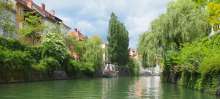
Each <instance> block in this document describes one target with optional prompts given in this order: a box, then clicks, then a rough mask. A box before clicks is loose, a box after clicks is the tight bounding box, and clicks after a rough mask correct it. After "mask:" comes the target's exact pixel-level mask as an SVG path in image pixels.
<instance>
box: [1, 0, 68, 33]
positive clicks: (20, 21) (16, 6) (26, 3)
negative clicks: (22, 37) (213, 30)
mask: <svg viewBox="0 0 220 99" xmlns="http://www.w3.org/2000/svg"><path fill="white" fill-rule="evenodd" d="M4 1H5V3H7V2H10V3H12V5H13V7H12V10H11V11H7V12H8V13H12V14H11V17H12V20H13V21H14V24H15V28H16V30H19V29H21V28H23V26H24V19H25V16H24V14H25V13H26V12H35V13H37V14H38V15H40V16H41V18H42V22H43V24H44V25H45V26H46V28H45V29H44V31H43V33H47V32H49V30H50V28H54V27H55V28H58V29H59V30H60V32H61V33H68V32H69V31H70V30H71V28H70V27H69V26H68V25H66V24H64V22H63V21H62V20H61V19H60V18H58V17H57V16H55V11H54V10H51V11H47V10H46V6H45V4H41V5H37V4H36V3H34V2H33V1H32V0H4ZM2 30H3V29H0V32H2V33H3V34H7V33H4V32H3V31H2Z"/></svg>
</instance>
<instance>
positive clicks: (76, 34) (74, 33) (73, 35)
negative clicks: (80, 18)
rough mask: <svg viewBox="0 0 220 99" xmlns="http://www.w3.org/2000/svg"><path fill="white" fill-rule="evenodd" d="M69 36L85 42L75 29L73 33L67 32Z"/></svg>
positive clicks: (83, 37)
mask: <svg viewBox="0 0 220 99" xmlns="http://www.w3.org/2000/svg"><path fill="white" fill-rule="evenodd" d="M68 35H69V36H72V37H75V38H76V39H77V40H79V41H83V40H85V39H86V38H87V37H86V36H84V35H83V34H82V33H81V32H80V31H78V30H77V29H75V31H73V32H69V33H68Z"/></svg>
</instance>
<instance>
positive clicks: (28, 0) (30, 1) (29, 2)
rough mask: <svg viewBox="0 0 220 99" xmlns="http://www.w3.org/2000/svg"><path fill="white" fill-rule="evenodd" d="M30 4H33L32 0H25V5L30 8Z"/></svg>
mask: <svg viewBox="0 0 220 99" xmlns="http://www.w3.org/2000/svg"><path fill="white" fill-rule="evenodd" d="M32 4H33V1H32V0H27V6H28V7H29V8H32Z"/></svg>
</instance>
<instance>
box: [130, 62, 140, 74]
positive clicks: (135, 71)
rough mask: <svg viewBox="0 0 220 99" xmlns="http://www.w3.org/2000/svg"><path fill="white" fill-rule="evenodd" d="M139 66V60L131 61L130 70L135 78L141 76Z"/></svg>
mask: <svg viewBox="0 0 220 99" xmlns="http://www.w3.org/2000/svg"><path fill="white" fill-rule="evenodd" d="M139 65H140V64H139V63H138V61H137V60H134V59H129V62H128V68H129V71H130V73H131V75H134V76H137V75H139V71H140V68H139V67H140V66H139Z"/></svg>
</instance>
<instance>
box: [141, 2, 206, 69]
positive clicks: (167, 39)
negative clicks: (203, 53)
mask: <svg viewBox="0 0 220 99" xmlns="http://www.w3.org/2000/svg"><path fill="white" fill-rule="evenodd" d="M207 19H208V14H207V13H206V10H204V9H201V7H200V6H198V5H197V4H196V3H195V2H193V1H192V0H175V1H172V2H171V3H170V4H169V6H168V8H167V12H166V13H165V14H162V15H161V16H160V17H159V18H158V19H156V20H154V21H153V22H152V24H151V29H150V31H149V32H146V33H145V34H143V35H142V36H141V39H140V42H139V53H140V54H142V58H143V59H142V60H143V61H144V62H143V63H144V66H145V67H149V66H152V65H154V66H155V63H156V61H158V58H159V56H160V58H164V60H165V59H166V57H167V56H168V54H167V53H168V52H170V51H173V52H176V51H177V52H178V51H179V50H180V49H181V48H182V46H183V44H184V43H186V42H192V41H194V40H196V39H198V38H200V37H204V36H207V35H208V33H209V31H210V30H209V29H210V26H209V24H208V21H207ZM155 58H157V59H155ZM152 61H154V62H152Z"/></svg>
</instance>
